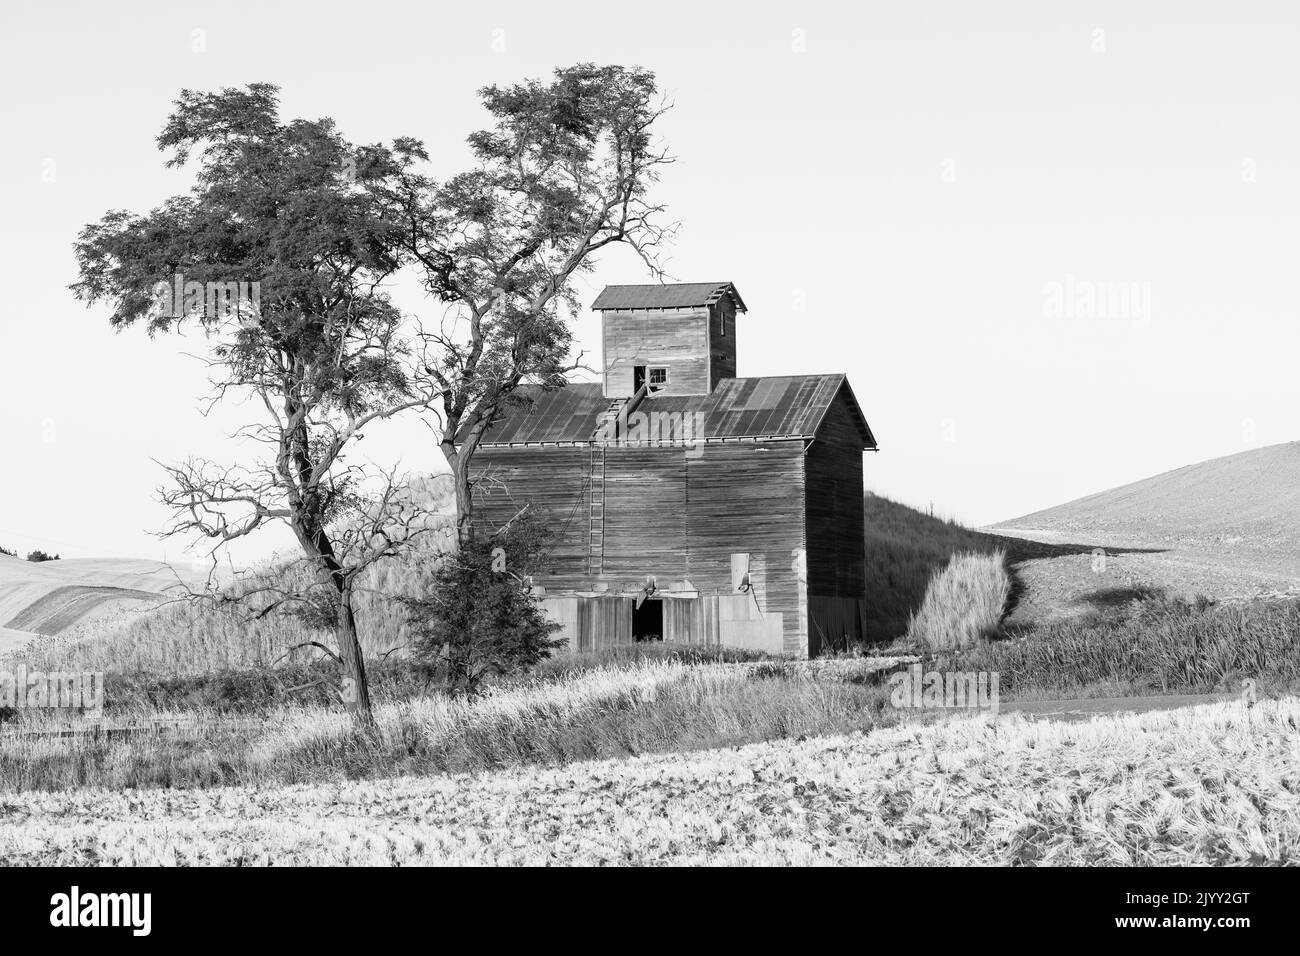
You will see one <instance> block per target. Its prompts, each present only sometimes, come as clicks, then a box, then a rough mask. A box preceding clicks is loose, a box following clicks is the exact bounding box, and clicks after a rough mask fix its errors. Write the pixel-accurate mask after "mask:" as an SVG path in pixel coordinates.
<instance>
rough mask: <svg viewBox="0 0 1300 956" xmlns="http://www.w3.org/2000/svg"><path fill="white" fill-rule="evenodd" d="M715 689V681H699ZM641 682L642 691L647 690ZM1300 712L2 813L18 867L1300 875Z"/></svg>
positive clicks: (1016, 721)
mask: <svg viewBox="0 0 1300 956" xmlns="http://www.w3.org/2000/svg"><path fill="white" fill-rule="evenodd" d="M702 679H704V680H711V679H712V678H711V677H709V678H702ZM650 686H651V685H645V686H643V688H642V690H641V691H638V693H657V692H658V691H651V690H650V689H649V688H650ZM1297 732H1300V702H1297V701H1296V700H1294V699H1288V700H1285V701H1278V702H1269V703H1265V704H1261V705H1259V706H1257V707H1255V708H1254V709H1252V710H1247V709H1245V708H1244V707H1243V706H1242V705H1240V704H1224V705H1214V706H1210V707H1203V708H1198V709H1196V710H1187V711H1177V712H1172V713H1165V714H1159V713H1156V714H1144V715H1140V716H1136V717H1122V718H1103V719H1099V720H1096V721H1094V722H1092V723H1089V724H1046V723H1029V722H1026V721H1024V720H1022V719H1020V718H1016V717H1014V716H1006V715H1004V716H1002V717H998V718H993V717H989V716H984V717H978V718H974V719H969V718H963V719H953V720H949V721H945V722H942V723H939V724H935V725H932V726H928V727H919V728H918V727H906V728H897V729H894V730H883V731H878V732H874V733H871V734H869V735H862V734H854V735H850V736H837V737H828V738H819V739H814V740H808V741H802V742H798V741H791V740H783V741H779V742H774V743H767V744H758V745H754V746H749V747H743V748H739V749H729V750H714V751H708V752H702V753H693V754H675V755H671V756H654V757H640V758H635V759H630V760H618V761H601V762H594V763H584V764H578V765H572V766H568V767H563V768H544V769H538V768H514V769H509V770H504V771H499V772H494V773H488V774H482V775H474V776H455V777H436V778H428V779H404V780H383V781H367V782H349V783H330V784H325V785H310V786H294V787H287V788H282V789H276V790H265V789H254V788H233V789H220V790H209V791H193V790H191V791H176V790H149V791H144V792H131V793H121V792H105V791H95V790H91V791H73V792H66V793H31V794H23V795H13V796H10V797H7V798H5V800H4V806H3V810H4V812H3V814H0V858H3V859H4V860H6V861H7V862H10V863H15V864H36V863H40V864H46V865H50V864H53V865H86V864H100V865H133V864H275V865H303V864H331V865H354V866H355V865H369V864H380V865H387V864H403V865H419V864H448V863H451V864H678V865H698V864H722V865H727V864H783V865H789V864H793V865H807V864H871V863H874V864H937V865H951V866H967V865H978V864H994V865H1005V864H1050V865H1111V864H1114V865H1187V864H1234V863H1237V864H1241V863H1295V862H1297V861H1300V750H1297V748H1296V746H1295V739H1296V734H1297Z"/></svg>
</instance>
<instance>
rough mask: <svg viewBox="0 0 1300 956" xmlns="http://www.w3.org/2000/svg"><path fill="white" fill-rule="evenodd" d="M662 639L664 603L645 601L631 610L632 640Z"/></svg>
mask: <svg viewBox="0 0 1300 956" xmlns="http://www.w3.org/2000/svg"><path fill="white" fill-rule="evenodd" d="M663 639H664V602H663V601H654V600H649V599H647V600H645V601H642V602H641V606H640V607H634V608H632V640H634V641H662V640H663Z"/></svg>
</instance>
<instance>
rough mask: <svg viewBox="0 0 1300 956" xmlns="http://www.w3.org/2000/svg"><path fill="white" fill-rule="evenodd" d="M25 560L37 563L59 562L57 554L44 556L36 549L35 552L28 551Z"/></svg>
mask: <svg viewBox="0 0 1300 956" xmlns="http://www.w3.org/2000/svg"><path fill="white" fill-rule="evenodd" d="M27 560H28V561H35V562H37V563H40V562H41V561H57V560H59V556H58V555H57V554H46V553H45V552H44V551H42V550H40V549H39V548H37V549H36V550H35V551H29V552H28V553H27Z"/></svg>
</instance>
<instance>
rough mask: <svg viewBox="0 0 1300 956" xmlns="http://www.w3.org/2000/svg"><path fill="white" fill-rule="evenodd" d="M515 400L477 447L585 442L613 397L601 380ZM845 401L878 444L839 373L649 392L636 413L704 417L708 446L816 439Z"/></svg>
mask: <svg viewBox="0 0 1300 956" xmlns="http://www.w3.org/2000/svg"><path fill="white" fill-rule="evenodd" d="M520 391H521V393H522V394H521V395H520V400H519V401H516V402H515V403H513V404H512V405H511V406H510V407H508V408H506V409H504V410H503V412H502V414H501V416H500V418H498V420H497V422H496V423H495V424H494V425H493V426H492V427H491V428H490V429H489V430H488V432H487V434H486V435H484V436H483V442H482V445H483V446H484V447H490V446H493V445H519V444H534V443H548V444H549V443H556V442H560V443H573V442H578V443H585V442H588V441H591V440H592V438H593V437H594V435H595V432H596V428H597V425H598V424H599V420H600V418H601V416H602V415H603V414H604V413H605V412H606V410H607V409H608V408H609V407H610V404H611V400H610V399H608V398H606V397H605V395H604V389H603V387H602V386H601V385H600V383H598V382H584V383H579V384H574V385H567V386H565V387H564V388H558V389H552V390H550V391H544V390H542V389H540V388H537V387H530V388H527V389H521V390H520ZM841 395H842V396H843V397H844V400H845V402H846V404H847V407H848V410H849V413H850V415H852V417H853V419H854V421H855V422H856V423H857V426H858V432H859V434H861V436H862V444H863V447H864V448H871V449H874V448H875V447H876V439H875V437H874V436H873V435H872V433H871V428H870V427H869V426H868V425H867V421H866V418H865V417H863V414H862V410H861V408H860V407H859V406H858V402H857V399H856V398H854V397H853V390H852V389H851V388H849V383H848V380H847V379H846V378H845V376H844V375H783V376H772V377H765V378H728V379H723V380H722V381H721V382H719V383H718V387H717V388H715V389H714V390H713V393H712V394H711V395H650V396H648V397H646V398H645V399H644V400H643V401H642V402H641V403H640V404H639V405H638V406H637V407H636V411H638V412H669V413H672V412H680V413H703V416H704V418H703V424H704V432H703V435H702V436H700V435H698V434H697V436H696V437H697V438H699V437H703V439H704V440H705V441H728V440H731V441H735V440H738V439H758V438H767V439H808V440H812V439H815V438H816V436H817V431H818V429H819V428H820V426H821V423H822V420H823V419H824V418H825V417H826V413H827V411H828V410H829V409H830V407H831V405H832V404H833V403H834V402H835V400H836V398H837V397H838V396H841Z"/></svg>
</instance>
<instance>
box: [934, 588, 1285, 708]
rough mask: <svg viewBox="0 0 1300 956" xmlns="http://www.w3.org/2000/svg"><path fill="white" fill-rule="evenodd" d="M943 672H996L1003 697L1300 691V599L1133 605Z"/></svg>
mask: <svg viewBox="0 0 1300 956" xmlns="http://www.w3.org/2000/svg"><path fill="white" fill-rule="evenodd" d="M936 666H937V667H939V668H940V669H942V668H944V667H951V668H952V669H958V670H987V671H997V672H998V673H999V674H1000V675H1001V687H1002V690H1003V692H1004V693H1005V694H1009V695H1010V696H1012V697H1015V698H1018V699H1025V698H1030V697H1082V696H1096V697H1118V696H1129V695H1132V694H1155V693H1164V694H1171V693H1209V692H1214V691H1225V690H1230V691H1235V690H1237V689H1238V688H1239V687H1240V683H1241V681H1242V680H1243V679H1244V678H1251V679H1253V680H1255V681H1257V682H1258V684H1259V686H1260V688H1261V690H1263V691H1266V692H1270V693H1273V694H1276V695H1280V694H1282V693H1294V692H1295V691H1296V690H1297V689H1300V602H1298V601H1255V602H1251V603H1247V604H1226V605H1212V604H1208V603H1206V602H1204V601H1202V602H1195V603H1193V602H1187V601H1181V600H1165V599H1163V598H1161V597H1159V596H1156V597H1154V598H1152V599H1150V600H1147V601H1145V602H1134V603H1133V604H1131V605H1130V606H1129V607H1128V608H1127V609H1122V610H1121V611H1119V612H1117V613H1114V614H1110V615H1093V616H1090V617H1087V618H1072V619H1066V620H1061V621H1054V622H1051V623H1049V624H1043V625H1039V626H1038V627H1036V628H1034V629H1033V630H1031V631H1028V632H1027V634H1026V636H1025V637H1023V638H1020V639H1015V640H1007V641H993V642H990V643H988V644H986V645H981V646H980V647H978V648H976V649H974V650H971V651H968V652H966V653H962V654H958V655H953V657H952V659H951V661H948V662H946V663H941V664H937V665H936Z"/></svg>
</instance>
